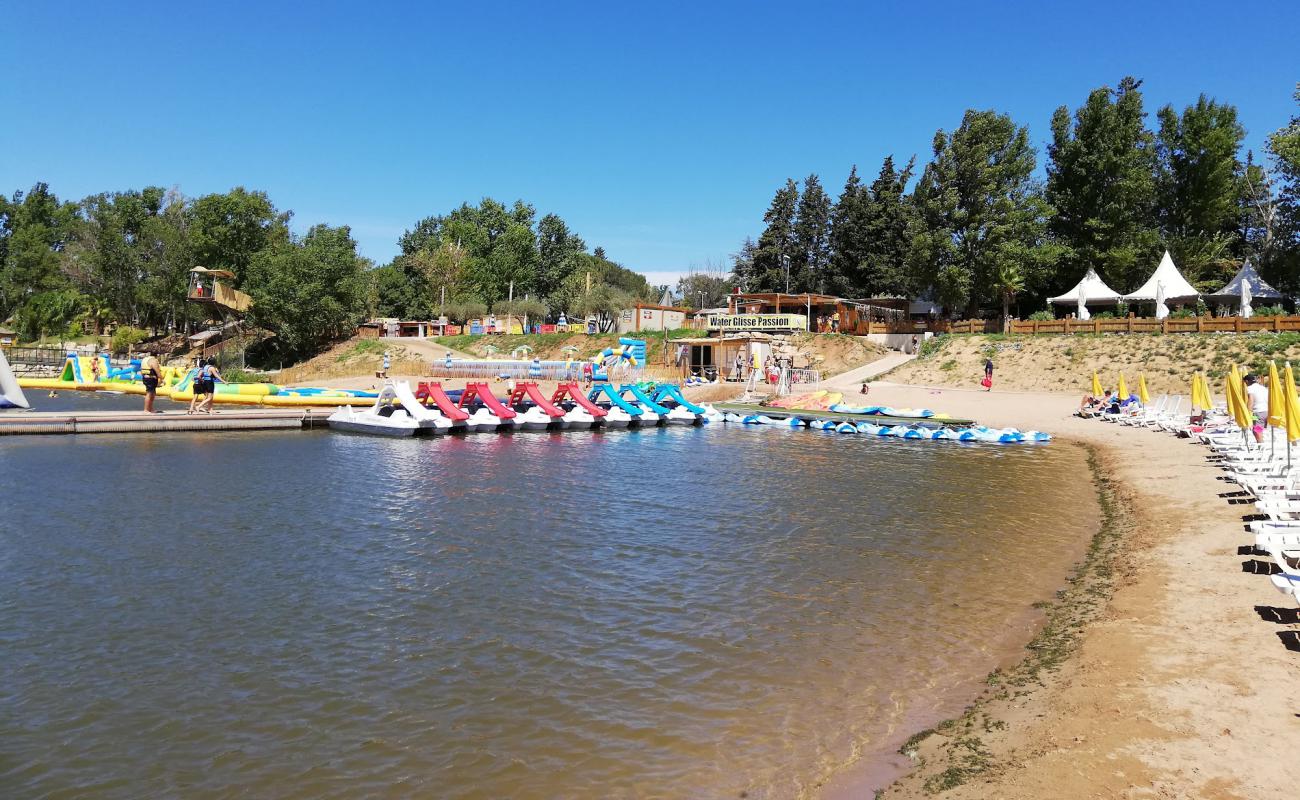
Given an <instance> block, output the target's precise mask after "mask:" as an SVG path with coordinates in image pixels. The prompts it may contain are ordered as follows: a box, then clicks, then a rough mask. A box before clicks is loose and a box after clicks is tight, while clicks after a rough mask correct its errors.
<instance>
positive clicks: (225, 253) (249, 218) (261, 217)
mask: <svg viewBox="0 0 1300 800" xmlns="http://www.w3.org/2000/svg"><path fill="white" fill-rule="evenodd" d="M191 215H192V222H191V225H190V233H191V242H192V247H193V252H194V258H195V259H196V260H197V261H198V265H199V266H204V267H208V268H210V269H228V270H230V271H232V272H234V273H235V281H236V283H242V282H243V280H244V278H245V275H244V274H243V273H244V272H245V271H246V270H247V268H248V266H249V265H250V264H251V263H252V261H253V258H254V257H255V256H256V255H257V254H258V253H260V252H261V251H263V250H265V249H267V248H269V247H273V246H278V245H282V244H284V243H285V242H287V241H288V240H289V219H290V217H291V216H292V214H290V213H289V212H280V211H277V210H276V208H275V206H274V205H273V204H272V203H271V199H270V198H269V197H267V195H266V192H258V191H254V192H250V191H248V190H247V189H245V188H244V187H242V186H237V187H235V188H234V189H232V190H230V191H229V192H226V193H225V194H209V195H204V196H203V197H200V198H198V199H197V200H195V201H194V204H193V206H192V208H191Z"/></svg>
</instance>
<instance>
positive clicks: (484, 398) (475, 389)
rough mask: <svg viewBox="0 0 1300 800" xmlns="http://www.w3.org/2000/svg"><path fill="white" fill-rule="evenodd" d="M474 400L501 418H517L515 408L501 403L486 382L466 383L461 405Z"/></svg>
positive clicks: (462, 406) (461, 396) (463, 405)
mask: <svg viewBox="0 0 1300 800" xmlns="http://www.w3.org/2000/svg"><path fill="white" fill-rule="evenodd" d="M474 400H478V401H479V402H480V403H482V404H483V405H485V406H487V408H488V411H491V412H492V413H493V414H495V415H496V416H497V417H498V418H500V419H514V418H515V410H514V409H513V408H506V407H505V406H503V405H501V401H500V400H498V399H497V396H496V395H494V394H492V389H491V387H489V386H488V385H487V384H486V383H467V384H465V391H464V392H462V393H461V395H460V407H461V408H464V407H465V406H467V405H469V404H470V403H471V402H473V401H474ZM560 413H561V414H563V413H564V412H563V411H561V412H560Z"/></svg>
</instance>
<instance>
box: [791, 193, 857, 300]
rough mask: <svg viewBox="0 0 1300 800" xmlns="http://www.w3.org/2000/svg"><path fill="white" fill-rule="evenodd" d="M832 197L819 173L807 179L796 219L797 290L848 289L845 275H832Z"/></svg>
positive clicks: (794, 263)
mask: <svg viewBox="0 0 1300 800" xmlns="http://www.w3.org/2000/svg"><path fill="white" fill-rule="evenodd" d="M830 226H831V199H830V197H829V196H827V194H826V190H825V189H823V188H822V184H821V179H820V178H818V177H817V176H816V175H815V174H814V175H809V176H808V177H807V178H805V179H804V188H803V194H801V195H800V196H799V205H798V209H797V210H796V212H795V222H794V256H793V261H792V263H791V265H790V266H791V270H792V272H791V280H792V281H793V284H792V287H791V288H793V289H794V291H797V292H808V291H815V292H822V293H824V292H826V291H827V289H828V288H829V290H830V291H834V292H842V291H845V290H847V288H848V281H847V278H846V277H845V276H841V275H837V274H834V275H833V274H830V265H831V243H830V230H831V228H830Z"/></svg>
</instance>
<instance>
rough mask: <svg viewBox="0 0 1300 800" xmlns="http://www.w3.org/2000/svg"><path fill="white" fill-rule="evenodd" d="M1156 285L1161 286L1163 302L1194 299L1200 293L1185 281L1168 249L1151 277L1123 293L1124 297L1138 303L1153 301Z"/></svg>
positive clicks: (1156, 292)
mask: <svg viewBox="0 0 1300 800" xmlns="http://www.w3.org/2000/svg"><path fill="white" fill-rule="evenodd" d="M1157 287H1162V288H1163V295H1164V296H1163V297H1162V298H1160V299H1161V300H1164V301H1165V302H1169V301H1174V302H1177V301H1179V300H1194V299H1195V298H1197V297H1199V296H1200V294H1201V293H1200V292H1198V291H1196V288H1195V287H1193V286H1192V285H1191V284H1190V283H1188V282H1187V279H1186V278H1184V277H1183V273H1181V272H1179V271H1178V267H1175V266H1174V260H1173V258H1172V257H1170V255H1169V251H1168V250H1166V251H1165V254H1164V256H1163V257H1162V258H1161V259H1160V266H1158V267H1156V271H1155V272H1153V273H1151V277H1150V278H1148V279H1147V282H1146V283H1144V284H1142V286H1141V288H1139V289H1138V290H1137V291H1135V292H1129V293H1128V294H1126V295H1124V299H1125V300H1127V301H1130V302H1138V303H1144V302H1145V303H1151V302H1154V301H1155V300H1156V295H1157V294H1158V293H1159V292H1158V291H1157Z"/></svg>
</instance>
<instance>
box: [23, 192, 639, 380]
mask: <svg viewBox="0 0 1300 800" xmlns="http://www.w3.org/2000/svg"><path fill="white" fill-rule="evenodd" d="M291 219H292V213H291V212H288V211H282V210H280V209H277V208H276V207H275V205H274V204H273V203H272V202H271V200H270V198H269V197H268V196H267V194H266V193H265V192H261V191H249V190H246V189H244V188H242V187H239V188H235V189H233V190H231V191H229V192H225V193H216V194H209V195H203V196H201V197H194V198H191V197H186V196H184V195H182V194H181V193H180V192H179V191H176V190H164V189H162V188H159V187H156V186H150V187H146V188H144V189H142V190H138V191H137V190H129V191H123V192H106V193H101V194H96V195H92V196H90V197H86V198H84V199H82V200H80V201H75V202H72V201H65V200H60V199H59V198H58V197H57V196H56V195H55V194H54V193H53V192H52V191H51V190H50V187H49V186H48V185H46V184H44V183H38V184H36V185H35V186H34V187H32V188H31V190H30V191H26V192H23V191H18V192H15V193H14V194H13V195H12V196H10V197H3V196H0V321H5V320H7V321H8V323H9V324H10V325H12V326H13V327H15V328H16V329H17V331H18V333H19V335H20V336H21V337H22V338H23V339H25V340H35V339H37V338H40V337H43V336H48V335H57V336H62V337H67V338H74V337H76V336H79V335H82V334H100V333H102V332H104V331H105V330H106V329H108V328H110V327H113V326H131V327H133V328H137V329H141V330H142V331H143V330H148V331H150V332H152V333H154V334H163V333H168V332H191V331H192V329H193V327H194V325H195V324H197V323H200V322H202V321H203V319H204V318H205V316H206V314H205V309H203V308H196V307H195V306H193V305H188V304H187V303H186V290H187V287H188V273H189V270H190V269H191V268H193V267H194V266H205V267H209V268H213V269H227V270H230V271H231V272H233V273H234V274H235V276H236V278H235V286H236V288H238V289H240V290H242V291H244V292H247V293H248V294H249V295H251V296H252V298H253V301H254V304H253V307H252V309H251V311H250V312H249V314H248V319H247V322H248V323H249V325H251V326H255V327H256V328H259V329H262V330H265V331H269V332H270V333H272V334H274V335H273V336H272V337H271V338H270V339H268V340H267V341H266V342H265V344H264V345H263V346H262V349H263V351H264V352H263V353H262V354H261V355H263V356H265V357H266V360H268V361H270V360H291V359H295V358H301V357H304V356H309V355H311V354H313V353H315V352H317V351H319V350H320V349H321V348H323V347H324V346H326V345H328V344H330V343H331V342H333V341H336V340H338V339H340V338H342V337H345V336H347V335H349V334H351V333H352V331H354V330H355V326H356V324H357V323H358V322H360V321H361V320H362V319H364V318H366V317H373V316H391V317H401V318H408V319H429V318H432V317H436V316H438V315H439V314H440V313H444V312H445V313H446V314H447V315H448V316H450V317H452V318H453V319H455V320H457V321H464V320H466V319H468V318H471V317H477V316H481V315H483V314H486V313H488V312H489V311H490V310H492V311H496V312H497V313H500V314H506V313H514V314H515V315H524V314H528V315H531V316H532V317H533V318H535V319H541V318H545V317H548V316H549V317H557V316H558V315H559V314H560V313H562V312H567V313H568V314H570V315H572V316H576V317H579V318H582V317H586V316H594V317H595V318H596V319H598V320H599V321H600V323H601V324H602V326H603V327H605V328H606V329H608V328H609V327H610V326H611V325H612V324H613V321H614V319H615V317H616V315H617V313H618V311H619V310H620V309H622V308H625V307H626V306H627V305H629V304H631V303H632V302H635V301H637V300H652V299H654V298H657V297H658V295H657V294H656V292H657V291H660V290H661V289H660V288H658V287H650V286H648V285H647V283H646V281H645V278H644V277H642V276H641V275H638V274H636V273H634V272H632V271H630V270H628V269H626V268H624V267H622V266H620V265H619V264H616V263H614V262H613V261H611V260H610V259H609V258H607V257H606V255H605V253H604V251H603V250H602V249H601V248H599V247H597V248H596V249H595V251H594V252H591V253H588V252H587V249H586V244H585V243H584V242H583V240H582V239H581V238H580V237H579V236H578V235H577V234H575V233H574V232H572V231H571V230H569V228H568V226H567V225H566V224H565V222H564V221H563V220H562V219H561V218H560V217H559V216H557V215H555V214H547V215H546V216H544V217H542V218H541V219H540V220H537V219H536V213H535V211H534V209H533V207H532V206H529V205H527V204H525V203H523V202H516V203H515V204H514V205H513V206H511V207H509V208H507V207H506V206H504V205H503V204H501V203H499V202H497V201H495V200H492V199H490V198H489V199H484V200H483V201H482V202H480V203H479V204H478V205H469V204H465V205H462V206H461V207H460V208H457V209H455V210H454V211H452V212H451V213H449V214H446V215H444V216H432V217H427V218H425V219H422V220H420V221H419V222H418V223H416V225H415V226H414V227H413V228H412V229H411V230H409V231H407V232H405V233H404V234H403V235H402V237H401V239H400V241H399V246H400V249H401V252H400V254H399V255H398V256H397V257H396V258H394V259H393V261H392V262H391V263H389V264H387V265H384V266H382V267H376V266H375V265H374V264H373V263H372V262H370V261H369V260H368V259H365V258H363V257H361V256H360V255H359V254H358V253H357V245H356V242H355V240H354V239H353V238H352V235H351V231H350V229H349V228H348V227H347V226H338V227H333V226H329V225H314V226H312V227H311V228H310V229H309V230H308V231H307V232H306V233H305V234H302V235H297V234H294V233H293V232H292V231H291V229H290V225H289V223H290V220H291ZM512 296H513V300H512V299H511V298H512Z"/></svg>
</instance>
